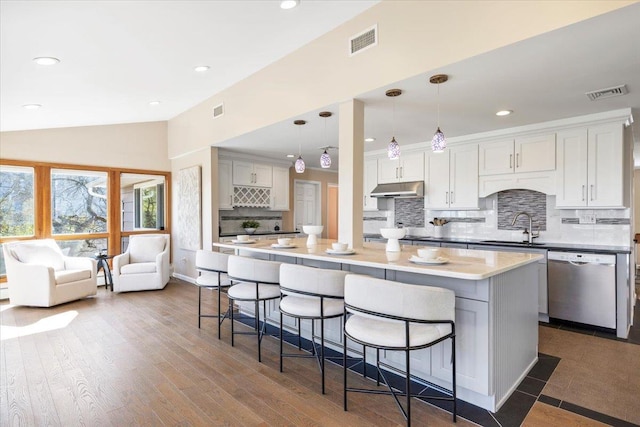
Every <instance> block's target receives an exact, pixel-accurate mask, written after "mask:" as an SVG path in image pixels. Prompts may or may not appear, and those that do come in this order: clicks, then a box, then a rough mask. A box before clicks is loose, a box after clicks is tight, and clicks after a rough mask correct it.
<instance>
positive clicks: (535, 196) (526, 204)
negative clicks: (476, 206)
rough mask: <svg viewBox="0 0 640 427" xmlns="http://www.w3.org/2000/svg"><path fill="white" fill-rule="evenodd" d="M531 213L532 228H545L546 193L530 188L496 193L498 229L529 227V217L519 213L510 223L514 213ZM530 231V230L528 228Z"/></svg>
mask: <svg viewBox="0 0 640 427" xmlns="http://www.w3.org/2000/svg"><path fill="white" fill-rule="evenodd" d="M519 212H526V213H528V214H529V215H531V220H532V228H533V229H534V230H540V231H544V230H546V229H547V195H546V194H544V193H540V192H538V191H532V190H506V191H501V192H499V193H498V230H520V231H522V229H524V228H529V218H527V216H526V215H521V216H520V217H519V218H518V220H517V221H516V223H515V224H514V225H511V223H512V222H513V219H514V218H515V216H516V214H518V213H519ZM529 231H531V230H529Z"/></svg>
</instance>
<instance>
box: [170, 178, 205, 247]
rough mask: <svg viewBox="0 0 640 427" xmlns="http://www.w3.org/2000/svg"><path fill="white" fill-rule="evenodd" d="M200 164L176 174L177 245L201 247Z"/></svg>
mask: <svg viewBox="0 0 640 427" xmlns="http://www.w3.org/2000/svg"><path fill="white" fill-rule="evenodd" d="M200 179H201V178H200V166H192V167H190V168H185V169H181V170H180V172H179V174H178V188H179V191H178V221H177V222H176V225H177V228H178V247H179V248H181V249H187V250H193V251H195V250H198V249H200V248H201V230H202V226H201V207H200V199H201V197H200V192H201V183H200Z"/></svg>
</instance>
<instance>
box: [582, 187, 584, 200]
mask: <svg viewBox="0 0 640 427" xmlns="http://www.w3.org/2000/svg"><path fill="white" fill-rule="evenodd" d="M582 201H583V202H584V184H582Z"/></svg>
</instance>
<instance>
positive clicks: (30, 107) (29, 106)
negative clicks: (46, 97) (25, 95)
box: [22, 104, 42, 110]
mask: <svg viewBox="0 0 640 427" xmlns="http://www.w3.org/2000/svg"><path fill="white" fill-rule="evenodd" d="M40 107H42V105H40V104H25V105H23V106H22V108H24V109H25V110H37V109H38V108H40Z"/></svg>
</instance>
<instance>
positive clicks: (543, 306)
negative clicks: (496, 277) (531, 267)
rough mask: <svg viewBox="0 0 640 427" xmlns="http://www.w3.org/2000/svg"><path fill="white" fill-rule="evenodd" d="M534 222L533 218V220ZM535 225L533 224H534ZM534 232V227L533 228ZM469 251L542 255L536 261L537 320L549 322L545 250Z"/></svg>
mask: <svg viewBox="0 0 640 427" xmlns="http://www.w3.org/2000/svg"><path fill="white" fill-rule="evenodd" d="M534 221H535V218H534ZM534 224H535V222H534ZM534 230H535V226H534ZM469 249H476V250H479V251H498V252H524V253H528V254H537V255H542V258H541V259H540V260H539V261H538V320H539V321H542V322H547V323H548V322H549V288H548V279H547V250H546V249H538V248H531V247H522V246H517V247H514V246H492V245H473V244H471V245H469Z"/></svg>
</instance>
